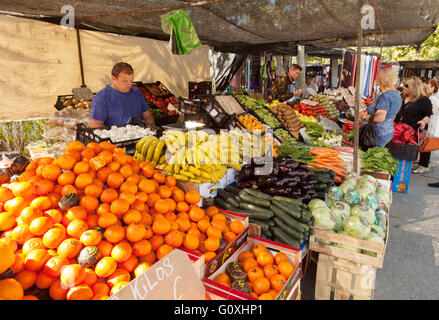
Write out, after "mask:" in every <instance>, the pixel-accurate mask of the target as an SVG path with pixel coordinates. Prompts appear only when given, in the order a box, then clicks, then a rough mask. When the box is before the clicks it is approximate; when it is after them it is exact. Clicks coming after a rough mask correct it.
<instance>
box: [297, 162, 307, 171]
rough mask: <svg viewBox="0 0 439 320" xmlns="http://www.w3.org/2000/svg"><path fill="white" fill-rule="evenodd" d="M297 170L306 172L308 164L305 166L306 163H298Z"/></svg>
mask: <svg viewBox="0 0 439 320" xmlns="http://www.w3.org/2000/svg"><path fill="white" fill-rule="evenodd" d="M299 168H300V169H304V170H308V164H306V163H299Z"/></svg>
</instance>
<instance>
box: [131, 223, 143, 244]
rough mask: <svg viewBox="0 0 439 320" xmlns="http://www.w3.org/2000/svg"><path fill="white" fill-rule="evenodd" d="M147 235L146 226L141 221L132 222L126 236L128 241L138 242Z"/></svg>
mask: <svg viewBox="0 0 439 320" xmlns="http://www.w3.org/2000/svg"><path fill="white" fill-rule="evenodd" d="M145 235H146V229H145V226H144V225H143V224H141V223H131V224H129V225H128V227H127V228H126V238H127V239H128V241H131V242H137V241H140V240H142V239H143V238H144V237H145Z"/></svg>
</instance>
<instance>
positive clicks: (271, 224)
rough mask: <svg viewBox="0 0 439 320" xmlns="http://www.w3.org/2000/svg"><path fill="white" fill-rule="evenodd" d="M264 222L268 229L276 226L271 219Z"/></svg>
mask: <svg viewBox="0 0 439 320" xmlns="http://www.w3.org/2000/svg"><path fill="white" fill-rule="evenodd" d="M266 222H267V223H268V225H269V226H270V227H275V226H276V224H275V223H274V221H273V220H272V219H268V220H267V221H266Z"/></svg>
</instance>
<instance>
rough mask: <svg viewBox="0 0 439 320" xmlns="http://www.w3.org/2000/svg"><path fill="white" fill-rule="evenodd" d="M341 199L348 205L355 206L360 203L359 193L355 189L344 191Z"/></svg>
mask: <svg viewBox="0 0 439 320" xmlns="http://www.w3.org/2000/svg"><path fill="white" fill-rule="evenodd" d="M343 201H344V202H346V203H347V204H349V205H350V206H355V205H357V204H358V203H360V195H359V194H358V191H357V190H353V189H352V190H349V191H348V192H347V193H345V195H344V198H343Z"/></svg>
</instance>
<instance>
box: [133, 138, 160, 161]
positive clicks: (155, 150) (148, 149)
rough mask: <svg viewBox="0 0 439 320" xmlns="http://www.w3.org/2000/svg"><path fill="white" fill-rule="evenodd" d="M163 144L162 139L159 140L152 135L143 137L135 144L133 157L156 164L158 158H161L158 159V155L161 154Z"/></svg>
mask: <svg viewBox="0 0 439 320" xmlns="http://www.w3.org/2000/svg"><path fill="white" fill-rule="evenodd" d="M164 146H165V141H164V140H159V139H158V138H157V137H154V136H147V137H143V138H142V139H140V140H139V141H138V142H137V144H136V152H135V153H134V159H137V160H140V161H149V162H151V164H152V165H153V166H156V165H157V164H158V163H159V161H160V160H163V159H160V156H161V155H162V151H163V149H164Z"/></svg>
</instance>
